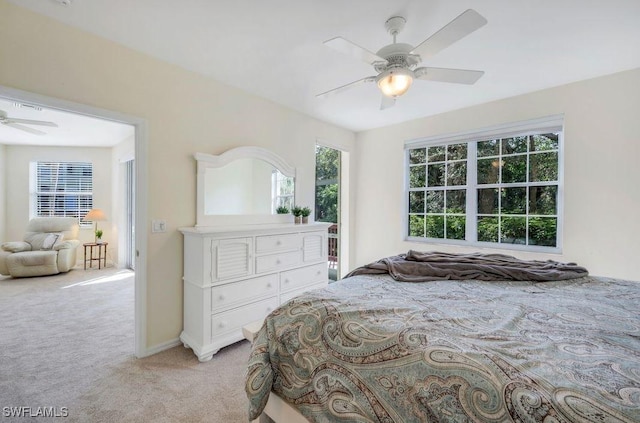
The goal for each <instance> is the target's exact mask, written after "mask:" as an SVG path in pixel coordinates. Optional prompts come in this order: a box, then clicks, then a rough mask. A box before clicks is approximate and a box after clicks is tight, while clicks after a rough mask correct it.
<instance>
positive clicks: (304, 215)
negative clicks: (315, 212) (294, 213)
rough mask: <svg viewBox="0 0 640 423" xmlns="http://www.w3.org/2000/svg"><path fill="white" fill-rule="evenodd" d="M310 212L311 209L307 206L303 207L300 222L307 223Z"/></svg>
mask: <svg viewBox="0 0 640 423" xmlns="http://www.w3.org/2000/svg"><path fill="white" fill-rule="evenodd" d="M310 214H311V209H310V208H309V207H303V208H302V211H301V212H300V215H301V216H302V223H309V215H310Z"/></svg>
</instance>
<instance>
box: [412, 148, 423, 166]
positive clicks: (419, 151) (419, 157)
mask: <svg viewBox="0 0 640 423" xmlns="http://www.w3.org/2000/svg"><path fill="white" fill-rule="evenodd" d="M426 161H427V150H426V149H425V148H416V149H414V150H409V163H411V164H419V163H426Z"/></svg>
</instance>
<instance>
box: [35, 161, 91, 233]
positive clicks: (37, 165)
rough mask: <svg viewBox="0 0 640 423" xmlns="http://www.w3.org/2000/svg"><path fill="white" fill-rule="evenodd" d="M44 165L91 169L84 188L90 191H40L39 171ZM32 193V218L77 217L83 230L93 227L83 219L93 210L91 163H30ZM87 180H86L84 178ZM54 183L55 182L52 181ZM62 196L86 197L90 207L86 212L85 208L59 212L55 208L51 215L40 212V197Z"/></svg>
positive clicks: (65, 209)
mask: <svg viewBox="0 0 640 423" xmlns="http://www.w3.org/2000/svg"><path fill="white" fill-rule="evenodd" d="M43 165H70V166H78V167H82V168H89V169H90V170H91V175H90V176H89V177H87V178H86V180H85V181H84V182H85V184H84V186H85V187H86V188H88V190H82V189H81V190H80V191H56V190H52V191H39V190H38V187H39V186H40V184H39V183H38V182H39V178H40V174H39V172H38V169H39V168H40V167H41V166H43ZM30 174H31V178H30V183H29V185H30V192H31V202H30V203H31V207H30V211H29V212H30V213H29V214H30V215H31V217H49V216H66V217H75V218H77V219H78V224H79V226H80V227H81V228H85V227H86V228H90V227H91V226H92V224H93V223H92V222H90V221H84V220H82V218H83V217H84V216H85V215H86V214H87V213H88V212H89V210H91V209H92V208H93V163H91V162H79V161H56V160H40V161H35V162H31V163H30ZM83 179H85V178H83ZM52 182H53V181H52ZM54 193H55V195H60V196H78V197H80V196H84V197H86V198H87V199H88V203H87V204H88V205H87V208H86V210H85V209H84V208H80V207H78V208H76V209H73V210H71V209H67V208H62V209H60V210H57V209H56V208H55V207H54V208H53V210H51V211H50V212H49V213H42V212H40V209H41V207H40V206H39V198H40V195H51V194H54Z"/></svg>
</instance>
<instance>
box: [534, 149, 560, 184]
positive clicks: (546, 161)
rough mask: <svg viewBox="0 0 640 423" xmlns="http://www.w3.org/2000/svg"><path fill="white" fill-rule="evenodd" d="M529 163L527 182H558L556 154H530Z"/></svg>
mask: <svg viewBox="0 0 640 423" xmlns="http://www.w3.org/2000/svg"><path fill="white" fill-rule="evenodd" d="M529 161H530V165H529V166H530V168H529V181H531V182H537V181H557V180H558V153H555V152H554V153H540V154H532V155H531V156H530V159H529Z"/></svg>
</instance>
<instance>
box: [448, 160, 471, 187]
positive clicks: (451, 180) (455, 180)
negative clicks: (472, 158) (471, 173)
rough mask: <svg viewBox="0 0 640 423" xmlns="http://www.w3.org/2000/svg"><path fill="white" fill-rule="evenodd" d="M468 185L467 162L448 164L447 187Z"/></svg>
mask: <svg viewBox="0 0 640 423" xmlns="http://www.w3.org/2000/svg"><path fill="white" fill-rule="evenodd" d="M466 184H467V162H454V163H449V164H447V186H455V185H466Z"/></svg>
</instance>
